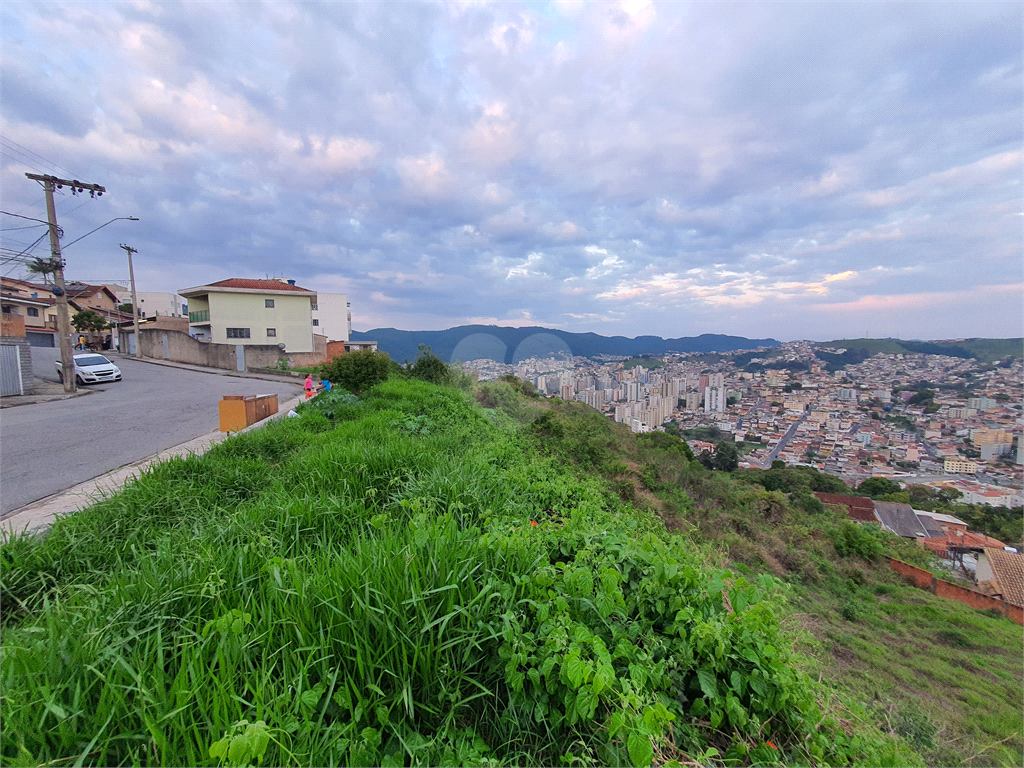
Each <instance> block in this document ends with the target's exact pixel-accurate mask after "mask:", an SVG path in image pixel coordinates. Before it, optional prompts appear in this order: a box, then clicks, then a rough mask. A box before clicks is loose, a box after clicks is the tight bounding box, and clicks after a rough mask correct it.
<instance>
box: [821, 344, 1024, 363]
mask: <svg viewBox="0 0 1024 768" xmlns="http://www.w3.org/2000/svg"><path fill="white" fill-rule="evenodd" d="M819 346H822V347H828V348H833V349H839V348H845V349H848V350H863V351H864V352H866V353H867V354H868V355H875V354H878V353H887V354H901V353H914V354H925V355H949V356H950V357H962V358H972V357H974V358H977V359H978V360H980V361H981V362H983V363H991V362H993V361H995V360H1002V359H1005V358H1007V357H1021V356H1022V355H1024V338H1020V339H957V340H953V341H901V340H900V339H837V340H835V341H827V342H822V343H821V344H820V345H819Z"/></svg>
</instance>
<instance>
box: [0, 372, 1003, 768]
mask: <svg viewBox="0 0 1024 768" xmlns="http://www.w3.org/2000/svg"><path fill="white" fill-rule="evenodd" d="M356 354H361V353H356ZM350 357H355V354H353V355H345V356H344V357H343V358H339V359H344V358H350ZM382 357H383V358H384V359H385V360H387V358H386V356H382ZM387 362H388V363H390V361H389V360H388V361H387ZM383 367H384V366H383V365H381V364H380V358H374V359H372V360H368V361H361V362H359V363H358V365H353V366H352V367H351V369H350V370H348V371H347V373H348V374H349V375H351V376H352V377H353V379H355V380H357V383H358V384H359V390H360V392H361V393H362V394H361V395H360V396H359V397H357V396H355V395H353V394H350V393H348V392H345V391H342V390H341V389H340V388H338V389H335V390H334V391H332V392H331V393H322V394H320V395H318V396H317V397H316V398H314V399H313V400H311V401H309V402H307V403H304V404H303V405H301V406H300V407H299V414H300V417H299V418H292V419H282V420H279V421H276V422H274V423H271V424H269V425H267V426H265V427H263V428H261V429H259V430H256V431H253V432H250V433H246V434H242V435H236V436H234V437H231V438H229V439H228V440H226V441H224V442H223V443H220V444H219V445H217V446H215V447H214V448H212V449H211V450H210V451H209V452H207V453H206V454H204V455H203V456H198V457H196V456H193V457H189V458H184V459H174V460H171V461H168V462H164V463H162V464H159V465H156V466H154V467H153V468H151V469H150V470H148V471H146V472H144V473H143V474H142V475H141V476H140V477H139V478H137V479H136V480H134V481H133V482H132V483H130V484H129V485H128V486H127V487H126V488H125V489H124V490H123V491H122V492H120V493H118V494H116V495H114V496H112V497H110V498H108V499H104V500H102V501H100V502H98V503H97V504H95V505H93V506H92V507H90V508H88V509H86V510H83V511H82V512H79V513H76V514H74V515H70V516H68V517H65V518H61V519H59V520H58V521H56V522H55V523H54V525H53V526H52V528H51V530H50V532H49V534H48V535H46V536H41V537H33V536H25V535H23V536H15V537H13V538H12V539H11V540H10V541H7V542H6V543H4V544H2V545H0V564H2V570H0V605H2V622H3V623H2V630H0V632H2V635H0V638H2V649H3V650H2V653H0V680H2V683H3V684H2V686H0V708H2V712H3V719H2V723H0V757H2V761H3V763H4V764H12V765H13V764H17V765H30V764H31V765H39V764H48V765H65V764H68V765H70V764H73V763H76V762H77V763H78V764H93V765H121V764H143V763H145V764H156V763H159V764H170V765H286V764H287V765H292V764H295V765H298V764H307V765H308V764H311V765H391V766H397V765H410V764H413V765H595V764H600V765H636V766H640V765H651V764H656V765H665V766H670V765H682V764H693V763H698V764H701V765H717V766H740V765H778V764H796V765H810V764H813V765H847V764H858V765H921V764H924V763H925V762H927V763H929V764H932V765H950V764H977V765H996V764H998V765H1015V764H1020V758H1021V730H1022V729H1021V717H1020V712H1021V670H1020V659H1019V649H1020V645H1021V641H1022V636H1021V631H1020V627H1018V626H1017V625H1015V624H1012V623H1010V622H1008V621H1007V620H1005V619H1003V618H1001V617H994V616H990V615H988V614H984V613H979V612H976V611H972V610H970V609H967V608H965V607H964V606H961V605H959V604H956V603H952V604H950V603H948V602H947V601H942V600H940V599H939V598H936V597H934V596H932V595H930V594H928V593H926V592H922V591H919V590H912V589H910V588H909V587H905V586H903V585H902V582H900V581H899V579H898V578H896V576H895V575H894V574H893V573H892V572H891V571H890V570H889V569H888V568H887V566H886V561H885V556H889V555H893V556H897V557H900V558H901V559H904V560H907V561H909V562H916V563H921V564H923V565H927V564H928V562H927V555H926V554H925V553H924V552H923V551H922V550H921V549H920V548H918V547H916V546H915V545H913V544H912V543H908V542H904V541H903V540H900V539H897V538H895V537H892V536H889V535H886V534H883V533H881V532H879V531H875V530H872V529H870V528H860V527H858V526H855V525H852V524H851V523H849V522H848V521H846V520H844V519H843V518H842V517H841V516H840V515H838V514H836V513H834V512H832V511H829V510H826V509H824V508H823V507H822V506H821V505H820V504H818V505H817V506H815V505H812V504H807V502H806V499H807V498H810V499H811V500H814V499H813V497H811V496H810V495H809V491H808V490H807V489H808V488H810V487H811V486H812V485H815V484H821V483H823V482H825V481H823V480H821V479H820V478H822V477H824V476H820V475H818V473H815V472H814V471H813V470H810V471H805V468H800V470H801V471H799V472H789V471H788V470H780V469H779V468H774V469H772V470H768V471H767V472H765V473H763V474H762V475H756V474H753V473H754V472H756V471H750V470H746V471H744V472H735V473H733V476H730V475H729V474H726V473H724V472H716V471H708V470H705V469H704V468H703V467H702V466H701V465H700V463H699V462H698V461H695V460H694V458H693V454H692V452H690V450H689V448H688V446H687V445H686V443H685V441H683V440H680V439H677V438H676V437H674V436H672V435H669V434H667V433H660V432H659V433H652V434H649V435H640V436H638V435H633V434H631V433H630V432H629V431H628V430H626V429H624V428H622V427H621V425H613V424H610V423H609V422H608V420H607V419H606V418H605V417H603V416H601V415H600V414H599V413H597V412H596V411H594V410H592V409H590V408H588V407H587V406H585V405H583V404H581V403H564V402H561V401H559V400H541V399H536V398H532V397H529V396H526V395H524V394H523V391H524V387H522V386H520V385H519V384H518V383H517V381H496V382H486V383H484V384H479V385H476V386H475V387H473V388H472V391H471V393H467V392H465V391H463V390H461V389H459V388H456V387H449V386H436V385H434V384H431V383H428V382H425V381H422V380H418V379H413V378H407V377H408V376H409V371H408V369H406V370H405V371H401V372H400V371H395V370H394V369H390V372H389V376H390V378H389V380H383V381H378V382H377V383H374V384H370V383H369V381H370V380H371V379H372V378H374V377H378V376H379V375H380V373H381V370H380V369H383ZM411 367H412V366H410V368H411ZM435 368H436V366H434V365H433V364H430V365H428V366H425V370H427V371H430V370H434V369H435ZM452 373H453V375H454V373H455V372H452ZM339 380H340V379H339V378H332V381H339ZM457 383H458V384H460V385H463V386H464V385H466V382H465V380H460V381H458V382H457ZM353 389H355V387H353ZM720 450H721V449H720ZM772 472H775V473H776V475H771V473H772ZM780 473H781V475H782V478H783V479H782V482H783V484H784V485H785V487H786V488H792V490H790V491H783V490H775V491H770V490H767V485H766V484H765V483H761V482H759V481H758V479H759V478H760V479H765V478H767V477H768V476H771V477H772V478H775V477H777V476H779V474H780ZM802 479H806V484H805V483H803V482H801V480H802ZM766 482H772V481H766ZM784 493H785V494H788V496H787V495H784ZM814 501H816V500H814ZM918 642H920V643H921V645H920V646H919V645H917V644H916V643H918ZM794 645H796V646H797V647H798V648H799V649H801V651H802V652H800V653H796V652H794V650H793V648H794ZM950 646H953V651H952V652H951V650H950ZM862 655H863V658H861V656H862ZM893 656H898V657H899V658H898V659H897V660H896V661H893V660H892V657H893ZM837 659H838V660H840V661H841V663H839V664H836V663H835V660H837ZM968 662H969V664H971V665H973V667H969V666H967V664H968ZM890 663H892V664H893V669H894V670H897V672H898V673H899V674H898V675H897V676H892V677H888V676H886V674H884V673H883V672H880V670H881V669H882V667H883V665H888V664H890ZM972 669H973V670H974V674H975V677H976V678H977V677H979V676H982V675H983V676H984V677H985V684H984V685H983V686H978V685H975V686H970V685H966V684H964V683H965V678H966V676H967V675H968V674H969V673H970V671H971V670H972ZM953 683H956V685H957V687H956V688H955V689H954V688H953V687H952V686H953ZM947 686H948V687H947ZM957 695H959V696H960V698H957ZM996 742H998V743H996Z"/></svg>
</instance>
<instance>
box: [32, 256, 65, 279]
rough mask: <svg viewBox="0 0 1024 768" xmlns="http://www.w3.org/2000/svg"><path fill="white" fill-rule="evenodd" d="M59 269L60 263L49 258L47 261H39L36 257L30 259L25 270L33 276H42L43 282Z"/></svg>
mask: <svg viewBox="0 0 1024 768" xmlns="http://www.w3.org/2000/svg"><path fill="white" fill-rule="evenodd" d="M60 267H61V264H60V262H59V261H57V260H56V259H55V258H53V257H52V256H51V257H50V258H48V259H40V258H38V257H36V258H34V259H32V261H30V262H29V263H28V265H27V267H26V269H28V271H29V272H31V273H32V274H34V275H42V276H43V280H46V276H47V275H52V274H53V273H54V272H56V271H57V270H58V269H60Z"/></svg>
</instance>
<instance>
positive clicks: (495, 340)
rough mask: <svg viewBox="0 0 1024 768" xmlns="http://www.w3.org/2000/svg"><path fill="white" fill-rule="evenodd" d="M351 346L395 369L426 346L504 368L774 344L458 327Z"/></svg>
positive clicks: (372, 333) (369, 335)
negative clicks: (555, 356) (563, 356)
mask: <svg viewBox="0 0 1024 768" xmlns="http://www.w3.org/2000/svg"><path fill="white" fill-rule="evenodd" d="M352 340H353V341H364V340H369V341H376V342H378V346H379V348H380V350H381V351H383V352H387V353H388V354H389V355H390V356H391V359H392V360H396V361H398V362H399V363H401V362H404V361H405V360H415V359H416V353H417V346H418V345H419V344H426V345H427V346H428V347H430V348H431V349H432V350H433V352H434V354H435V355H437V356H438V357H440V358H441V359H442V360H446V361H452V360H454V359H456V358H457V359H459V360H475V359H478V358H489V359H492V360H496V361H497V362H501V363H506V364H512V363H513V362H518V361H519V360H521V359H523V358H526V357H532V356H538V357H545V356H548V355H549V354H550V353H557V352H565V353H568V354H572V355H578V356H581V357H594V356H596V355H623V356H626V357H631V356H636V355H661V354H665V353H666V352H728V351H732V350H737V349H754V348H756V347H761V346H777V345H778V344H779V342H778V341H776V340H775V339H746V338H743V337H742V336H724V335H721V334H711V333H706V334H702V335H700V336H690V337H683V338H678V339H663V338H661V337H660V336H637V337H636V338H635V339H630V338H627V337H625V336H600V335H598V334H596V333H569V332H567V331H561V330H558V329H555V328H540V327H528V328H504V327H500V326H496V325H462V326H459V327H457V328H448V329H447V330H443V331H401V330H398V329H395V328H374V329H372V330H369V331H366V332H360V331H353V332H352ZM524 342H525V344H524ZM460 345H461V346H460ZM520 345H522V346H520ZM456 352H458V354H456ZM453 355H454V357H453Z"/></svg>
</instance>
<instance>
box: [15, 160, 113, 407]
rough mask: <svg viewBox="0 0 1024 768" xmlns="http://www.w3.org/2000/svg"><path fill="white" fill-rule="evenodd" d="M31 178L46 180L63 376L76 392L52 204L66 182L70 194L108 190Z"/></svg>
mask: <svg viewBox="0 0 1024 768" xmlns="http://www.w3.org/2000/svg"><path fill="white" fill-rule="evenodd" d="M25 175H26V176H28V178H30V179H32V180H33V181H39V182H42V184H43V190H44V191H45V192H46V218H47V220H48V221H49V222H50V260H51V263H52V264H53V282H54V283H55V284H56V285H55V287H54V290H53V295H54V296H56V297H57V337H58V339H59V341H60V361H61V369H62V371H61V376H62V378H63V379H64V391H65V392H74V391H75V390H76V389H77V382H76V381H75V358H74V350H73V349H72V348H71V318H70V317H69V315H68V294H67V288H66V286H65V284H64V260H63V259H62V257H61V255H60V238H59V236H58V234H57V209H56V208H55V207H54V205H53V190H54V189H55V188H56V189H63V188H64V187H65V186H67V187H70V188H71V194H73V195H77V194H78V193H79V192H85V191H86V190H88V192H89V194H90V196H92V197H96V195H102V194H103V193H104V192H106V191H107V190H106V189H104V188H103V187H101V186H100V185H99V184H86V183H85V182H82V181H78V179H71V180H68V179H59V178H57V177H56V176H40V175H39V174H35V173H26V174H25Z"/></svg>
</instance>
